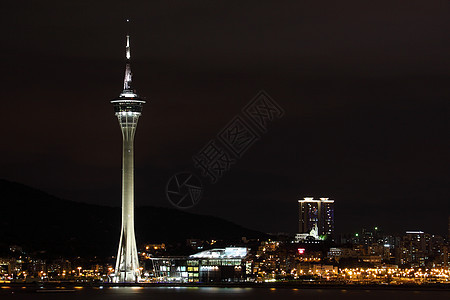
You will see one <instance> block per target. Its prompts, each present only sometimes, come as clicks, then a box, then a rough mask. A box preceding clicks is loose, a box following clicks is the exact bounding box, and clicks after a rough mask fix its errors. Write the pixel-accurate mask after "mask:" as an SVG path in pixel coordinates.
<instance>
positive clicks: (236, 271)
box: [149, 247, 251, 282]
mask: <svg viewBox="0 0 450 300" xmlns="http://www.w3.org/2000/svg"><path fill="white" fill-rule="evenodd" d="M247 255H248V249H247V248H244V247H227V248H222V249H211V250H206V251H202V252H199V253H196V254H193V255H190V256H188V257H161V258H151V259H150V260H151V266H150V267H149V269H151V270H150V271H151V272H152V273H153V276H154V278H155V279H156V281H157V282H242V281H245V280H246V278H247V276H250V274H251V263H250V262H248V261H247V260H246V258H247Z"/></svg>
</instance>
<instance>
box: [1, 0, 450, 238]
mask: <svg viewBox="0 0 450 300" xmlns="http://www.w3.org/2000/svg"><path fill="white" fill-rule="evenodd" d="M1 12H2V18H1V19H2V21H1V22H2V23H3V24H2V26H1V28H2V41H3V43H2V44H3V46H2V50H1V51H2V53H1V57H2V66H3V68H2V72H1V75H2V83H3V88H2V93H1V99H2V102H1V103H2V104H1V111H2V113H3V114H2V115H3V126H2V127H1V136H2V147H1V148H0V157H1V160H0V177H2V178H5V179H8V180H13V181H18V182H21V183H24V184H28V185H31V186H33V187H36V188H39V189H42V190H45V191H47V192H49V193H52V194H54V195H56V196H59V197H62V198H66V199H69V200H75V201H83V202H89V203H99V204H105V205H111V206H119V205H120V197H121V196H120V190H121V139H122V137H121V133H120V130H119V126H118V122H117V119H116V117H115V116H114V113H113V107H112V105H111V104H110V103H109V100H111V99H112V98H114V97H116V96H117V95H118V94H119V93H120V91H121V89H122V80H123V73H124V58H123V56H124V34H125V26H124V19H125V18H127V17H129V18H131V19H132V28H131V32H132V56H133V75H134V78H133V79H134V86H135V88H136V89H137V90H138V92H139V93H140V94H141V95H142V96H145V97H146V98H147V100H148V103H147V104H146V105H145V107H144V112H143V115H142V117H141V119H140V121H139V126H138V130H137V135H136V147H135V163H136V185H135V186H136V202H137V204H138V205H155V206H165V207H169V206H170V204H169V202H168V201H167V199H166V198H165V194H164V189H165V185H166V182H167V180H168V179H169V178H170V176H171V175H172V174H173V173H175V172H177V171H181V170H191V171H196V172H198V170H197V169H195V168H194V167H193V163H192V160H191V157H192V156H193V155H194V154H196V153H197V152H198V151H199V150H200V149H201V148H202V147H203V146H204V145H205V144H206V143H207V142H208V141H209V140H211V139H213V138H215V136H216V135H217V134H218V133H219V131H220V130H221V129H222V128H223V127H224V126H225V125H226V124H227V123H228V122H229V121H230V120H231V119H233V117H234V116H236V115H237V114H238V113H239V112H240V110H241V108H243V107H244V106H245V104H247V103H248V102H249V101H250V100H251V99H252V98H253V96H255V95H256V93H257V92H258V91H259V90H261V89H264V90H265V91H267V92H268V93H269V94H270V95H271V96H272V97H273V99H275V100H276V101H277V103H279V104H280V105H281V106H282V107H283V109H284V110H285V115H284V117H283V118H281V119H279V120H276V121H274V122H272V123H271V124H270V126H269V129H268V131H267V133H266V134H265V135H263V136H262V138H261V140H259V141H258V142H257V143H256V144H254V145H253V146H252V147H251V148H250V149H249V150H248V151H247V152H246V153H245V155H244V156H243V157H242V158H241V159H240V160H239V161H238V162H237V163H236V164H235V165H234V166H232V168H231V170H230V171H229V172H227V173H225V175H224V177H223V178H222V179H221V180H219V182H218V183H216V184H215V185H211V184H207V183H208V182H207V180H206V179H204V183H205V188H206V190H205V194H204V196H203V198H202V199H201V201H200V203H199V204H198V205H197V206H196V207H195V208H194V209H191V210H190V211H191V212H197V213H202V214H211V215H215V216H219V217H223V218H226V219H228V220H231V221H234V222H236V223H238V224H241V225H244V226H247V227H249V228H252V229H257V230H262V231H267V232H278V231H282V232H295V231H296V230H297V218H298V214H297V199H299V198H303V197H305V196H314V197H316V198H317V197H330V198H333V199H335V200H336V226H337V230H338V231H341V232H342V231H349V232H351V231H355V230H358V229H359V228H361V227H364V226H375V225H377V226H380V227H381V228H384V229H385V230H386V231H393V232H402V231H404V230H416V229H420V230H424V231H427V232H431V233H438V234H445V233H446V232H447V218H448V215H449V200H450V191H449V186H450V178H449V172H448V170H449V155H448V153H449V143H450V142H449V135H448V132H449V129H450V128H449V113H450V112H449V107H450V104H449V95H450V84H449V82H450V81H449V80H450V59H449V53H450V39H449V33H450V4H449V2H448V1H423V0H421V1H415V0H413V1H411V0H408V1H406V0H405V1H394V0H390V1H361V0H358V1H329V0H323V1H117V0H112V1H111V0H110V1H84V0H83V1H20V0H19V1H18V0H14V1H11V0H10V1H3V2H2V4H1ZM168 221H169V222H176V220H168ZM180 226H183V224H180ZM205 226H207V225H206V224H205Z"/></svg>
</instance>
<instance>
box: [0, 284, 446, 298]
mask: <svg viewBox="0 0 450 300" xmlns="http://www.w3.org/2000/svg"><path fill="white" fill-rule="evenodd" d="M231 298H232V299H261V300H264V299H283V300H284V299H287V300H289V299H302V300H309V299H313V300H320V299H333V300H340V299H355V300H356V299H363V300H371V299H379V300H387V299H408V300H426V299H427V300H439V299H446V300H449V299H450V289H446V290H445V289H442V290H424V289H420V288H417V289H394V290H393V289H381V288H380V289H342V288H340V289H334V288H327V289H313V288H305V289H302V288H298V289H295V288H223V287H108V288H87V287H84V288H82V287H78V288H75V289H66V290H61V289H54V290H30V289H25V288H10V289H1V290H0V299H1V300H7V299H20V300H28V299H30V300H31V299H45V300H52V299H64V300H71V299H77V300H95V299H108V300H109V299H112V300H114V299H133V300H134V299H162V300H178V299H180V300H181V299H183V300H189V299H231Z"/></svg>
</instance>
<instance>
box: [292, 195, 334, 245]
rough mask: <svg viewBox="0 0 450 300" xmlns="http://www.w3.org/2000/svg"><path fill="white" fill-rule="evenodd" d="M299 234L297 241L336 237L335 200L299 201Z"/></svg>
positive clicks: (311, 199) (312, 199) (306, 198)
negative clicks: (310, 238) (308, 238)
mask: <svg viewBox="0 0 450 300" xmlns="http://www.w3.org/2000/svg"><path fill="white" fill-rule="evenodd" d="M298 204H299V234H297V239H306V238H307V237H313V238H314V239H324V238H325V237H329V238H333V235H334V200H330V199H329V198H320V199H319V200H314V198H312V197H311V198H310V197H305V198H304V199H301V200H298Z"/></svg>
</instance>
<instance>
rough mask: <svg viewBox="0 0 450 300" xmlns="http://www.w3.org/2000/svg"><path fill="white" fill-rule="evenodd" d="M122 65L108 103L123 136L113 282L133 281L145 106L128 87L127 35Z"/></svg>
mask: <svg viewBox="0 0 450 300" xmlns="http://www.w3.org/2000/svg"><path fill="white" fill-rule="evenodd" d="M125 54H126V65H125V79H124V84H123V91H122V93H121V94H120V95H119V97H118V98H116V99H114V100H112V101H111V103H112V104H113V105H114V111H115V114H116V116H117V118H118V120H119V125H120V128H121V130H122V137H123V150H122V153H123V156H122V229H121V233H120V242H119V250H118V253H117V261H116V268H115V276H114V281H115V282H136V281H137V280H138V278H139V275H140V271H139V260H138V253H137V248H136V238H135V234H134V160H133V155H134V134H135V132H136V127H137V123H138V119H139V117H140V115H141V112H142V105H143V104H144V103H145V101H144V100H142V99H141V98H140V97H139V96H138V95H137V94H136V91H135V90H134V89H133V88H132V87H131V77H132V73H131V64H130V58H131V52H130V36H129V35H127V37H126V52H125Z"/></svg>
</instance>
